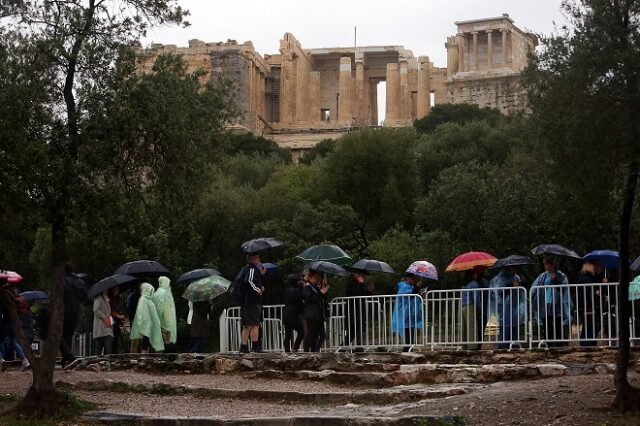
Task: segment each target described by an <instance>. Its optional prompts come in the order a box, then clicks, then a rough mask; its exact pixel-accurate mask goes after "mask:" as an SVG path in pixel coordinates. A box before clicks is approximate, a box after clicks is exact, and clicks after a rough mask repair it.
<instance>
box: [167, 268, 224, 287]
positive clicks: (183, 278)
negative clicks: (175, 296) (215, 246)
mask: <svg viewBox="0 0 640 426" xmlns="http://www.w3.org/2000/svg"><path fill="white" fill-rule="evenodd" d="M213 275H222V274H221V273H220V271H218V270H217V269H194V270H193V271H189V272H185V273H184V274H182V275H180V277H179V278H178V281H176V284H181V283H184V284H189V283H192V282H194V281H197V280H199V279H201V278H207V277H211V276H213Z"/></svg>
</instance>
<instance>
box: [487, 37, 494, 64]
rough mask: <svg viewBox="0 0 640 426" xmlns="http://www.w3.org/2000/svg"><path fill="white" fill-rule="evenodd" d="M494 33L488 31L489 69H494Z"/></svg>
mask: <svg viewBox="0 0 640 426" xmlns="http://www.w3.org/2000/svg"><path fill="white" fill-rule="evenodd" d="M491 33H492V31H491V30H487V68H489V69H491V68H492V67H493V37H492V35H491Z"/></svg>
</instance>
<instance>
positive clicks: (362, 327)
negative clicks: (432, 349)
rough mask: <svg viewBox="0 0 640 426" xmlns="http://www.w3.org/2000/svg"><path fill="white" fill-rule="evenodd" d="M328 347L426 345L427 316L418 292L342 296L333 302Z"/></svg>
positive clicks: (406, 346)
mask: <svg viewBox="0 0 640 426" xmlns="http://www.w3.org/2000/svg"><path fill="white" fill-rule="evenodd" d="M329 307H330V316H329V332H328V339H327V342H326V346H325V348H324V349H325V350H353V349H362V350H371V349H376V348H407V350H410V348H411V347H412V346H414V345H423V344H424V341H425V340H424V338H425V332H424V330H425V315H424V303H423V300H422V297H420V295H417V294H402V295H395V296H394V295H388V296H360V297H338V298H335V299H333V300H332V301H331V303H330V305H329Z"/></svg>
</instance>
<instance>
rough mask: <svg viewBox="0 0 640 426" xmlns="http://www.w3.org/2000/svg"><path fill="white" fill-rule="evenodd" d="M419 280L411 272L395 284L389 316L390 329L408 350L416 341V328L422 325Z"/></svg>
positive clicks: (406, 350)
mask: <svg viewBox="0 0 640 426" xmlns="http://www.w3.org/2000/svg"><path fill="white" fill-rule="evenodd" d="M419 289H420V281H419V280H418V279H417V278H416V276H414V275H412V274H406V275H405V276H404V277H403V278H402V280H401V281H399V282H398V284H397V290H398V293H397V294H398V296H397V297H396V303H395V306H394V307H393V314H392V316H391V331H393V332H395V333H398V334H399V335H400V336H401V337H402V339H403V343H404V344H405V345H407V346H405V347H404V348H403V351H404V352H408V351H409V349H410V347H411V345H413V344H415V343H417V338H418V336H417V333H416V330H417V329H422V328H423V327H424V320H423V310H422V303H421V299H420V297H419V296H407V295H415V294H417V292H419Z"/></svg>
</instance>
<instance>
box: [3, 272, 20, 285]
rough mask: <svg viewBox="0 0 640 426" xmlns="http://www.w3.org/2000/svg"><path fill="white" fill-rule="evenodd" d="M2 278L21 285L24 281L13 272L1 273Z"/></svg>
mask: <svg viewBox="0 0 640 426" xmlns="http://www.w3.org/2000/svg"><path fill="white" fill-rule="evenodd" d="M0 278H4V279H6V280H7V282H8V283H19V282H20V281H22V276H21V275H20V274H18V273H17V272H13V271H0Z"/></svg>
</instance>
